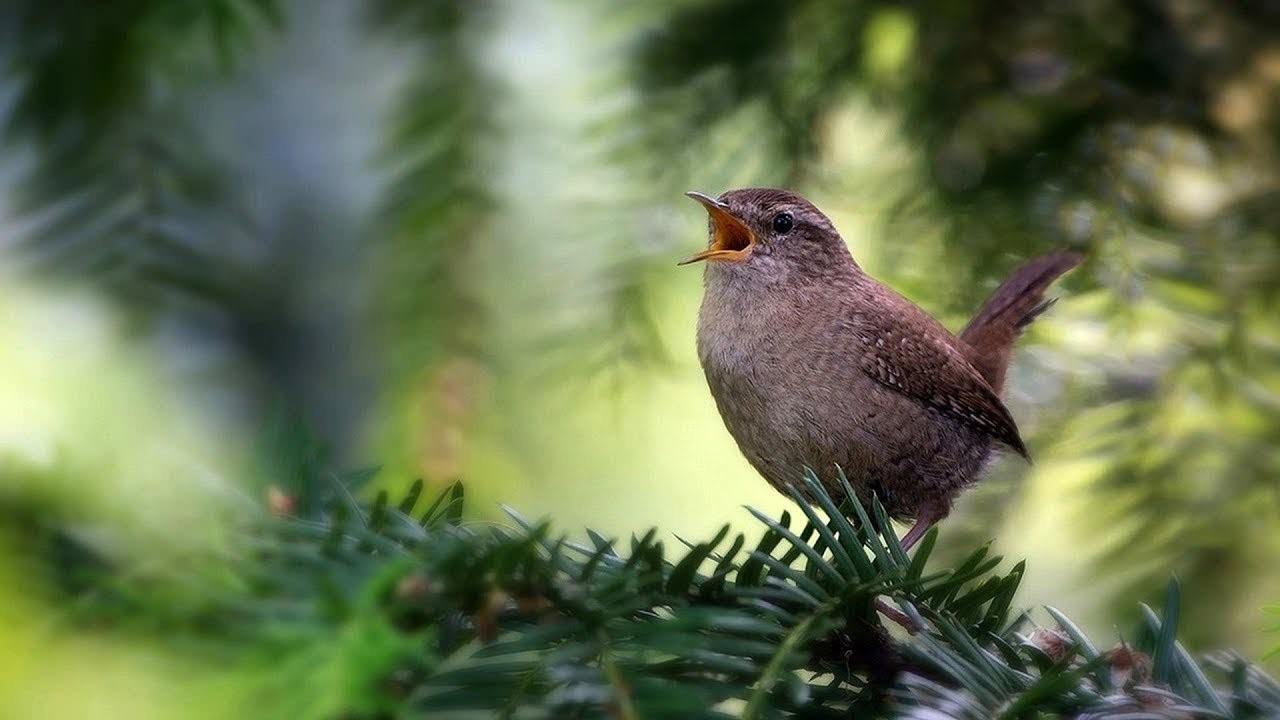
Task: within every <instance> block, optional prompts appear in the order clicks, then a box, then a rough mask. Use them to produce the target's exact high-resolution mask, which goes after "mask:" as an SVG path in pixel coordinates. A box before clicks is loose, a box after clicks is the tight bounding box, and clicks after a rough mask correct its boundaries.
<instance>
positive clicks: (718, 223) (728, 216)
mask: <svg viewBox="0 0 1280 720" xmlns="http://www.w3.org/2000/svg"><path fill="white" fill-rule="evenodd" d="M685 195H688V196H689V197H691V198H693V199H694V200H697V201H698V202H699V203H700V204H701V205H702V207H704V208H706V209H707V215H709V216H711V245H710V246H709V247H708V248H707V249H706V250H703V251H702V252H700V253H697V254H696V255H692V256H690V257H687V258H685V259H684V260H681V261H680V263H679V264H681V265H688V264H689V263H695V262H698V261H700V260H720V261H730V262H742V261H743V260H746V259H747V256H749V255H750V254H751V248H752V247H753V246H754V245H755V242H756V236H755V234H753V233H752V232H751V228H749V227H747V225H746V223H744V222H742V220H740V219H738V217H737V216H736V215H734V214H733V213H732V212H731V211H730V210H729V206H728V205H726V204H724V203H722V202H720V201H719V200H716V199H715V198H713V197H708V196H706V195H703V194H702V193H699V192H687V193H685Z"/></svg>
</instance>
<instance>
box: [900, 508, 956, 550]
mask: <svg viewBox="0 0 1280 720" xmlns="http://www.w3.org/2000/svg"><path fill="white" fill-rule="evenodd" d="M949 510H950V508H948V507H945V506H939V505H935V504H932V503H931V504H928V505H925V506H924V507H922V508H920V514H919V515H917V516H916V522H915V524H914V525H912V526H911V529H910V530H908V531H907V534H906V535H903V536H902V541H901V543H902V549H903V550H910V549H911V548H912V547H914V546H915V544H916V543H918V542H920V538H922V537H924V534H925V533H926V532H928V531H929V528H931V527H933V525H934V523H936V522H938V521H939V520H941V519H942V518H944V517H946V516H947V513H948V512H949Z"/></svg>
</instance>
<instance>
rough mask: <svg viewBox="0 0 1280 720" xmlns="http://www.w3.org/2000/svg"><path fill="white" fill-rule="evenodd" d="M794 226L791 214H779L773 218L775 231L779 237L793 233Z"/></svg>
mask: <svg viewBox="0 0 1280 720" xmlns="http://www.w3.org/2000/svg"><path fill="white" fill-rule="evenodd" d="M793 225H795V221H794V220H792V219H791V213H778V214H777V215H774V216H773V231H774V232H776V233H778V234H779V235H786V234H787V233H789V232H791V227H792V226H793Z"/></svg>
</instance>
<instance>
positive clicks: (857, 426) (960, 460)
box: [681, 188, 1081, 547]
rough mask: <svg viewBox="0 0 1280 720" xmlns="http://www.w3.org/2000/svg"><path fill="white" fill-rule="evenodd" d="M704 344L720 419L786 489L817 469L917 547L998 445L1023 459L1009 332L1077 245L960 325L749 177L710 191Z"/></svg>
mask: <svg viewBox="0 0 1280 720" xmlns="http://www.w3.org/2000/svg"><path fill="white" fill-rule="evenodd" d="M688 195H689V197H691V198H693V199H694V200H697V201H698V202H699V203H701V204H702V206H703V207H705V208H706V210H707V213H708V214H709V215H710V221H711V222H710V225H711V230H710V235H711V242H710V246H709V247H708V248H707V249H706V250H704V251H702V252H700V253H698V254H696V255H694V256H693V257H691V258H689V259H687V260H685V261H684V262H683V263H681V264H686V263H691V262H697V261H701V260H706V261H708V262H707V266H706V271H705V276H704V285H705V291H704V295H703V299H702V309H701V311H700V312H699V316H698V356H699V358H700V359H701V361H702V368H703V370H704V371H705V373H706V376H707V384H708V385H710V387H711V394H712V396H713V397H714V398H715V401H716V406H717V407H718V408H719V410H720V414H721V416H722V417H723V418H724V423H725V426H726V427H727V428H728V429H729V433H730V434H731V435H733V438H734V440H736V441H737V443H738V447H739V448H740V449H741V450H742V453H743V454H744V455H746V457H747V460H749V461H750V462H751V464H752V465H753V466H754V467H755V468H756V470H758V471H759V472H760V474H761V475H763V476H764V477H765V479H766V480H768V481H769V482H770V483H771V484H772V485H773V486H774V487H777V488H779V489H781V488H783V487H785V486H786V485H787V484H788V483H791V482H794V481H795V480H796V479H798V478H799V477H800V473H801V472H802V468H803V467H806V466H807V467H810V468H813V469H814V471H815V472H816V473H817V474H818V476H819V477H820V478H821V479H822V480H823V482H824V484H826V486H827V488H828V489H829V490H831V491H832V493H833V495H835V496H836V497H837V498H838V497H840V495H842V494H843V493H842V492H840V491H839V488H838V485H837V483H835V482H834V479H835V478H834V476H835V473H836V467H837V466H838V467H839V468H841V469H843V471H844V473H845V474H846V475H847V476H848V479H849V481H850V484H851V485H852V486H853V488H854V490H855V492H857V494H858V496H859V499H860V500H862V501H863V502H868V501H869V500H870V498H871V495H872V493H875V495H876V496H877V497H878V498H879V499H880V501H881V502H882V503H883V504H884V507H885V509H886V511H887V512H888V513H889V514H890V515H891V516H892V517H894V518H896V519H900V520H914V521H915V523H914V525H913V526H912V527H911V529H910V530H909V531H908V532H907V534H906V535H905V536H904V537H903V540H902V543H903V545H904V546H906V547H911V546H912V545H914V544H915V542H916V541H917V540H919V539H920V537H921V536H922V535H923V534H924V532H925V531H926V530H927V529H928V528H929V527H930V526H931V525H933V524H934V523H935V522H937V521H938V520H941V519H942V518H944V517H946V515H947V514H948V513H949V512H950V510H951V503H952V500H954V499H955V497H956V495H958V494H959V493H960V492H961V491H962V490H963V489H964V488H966V487H967V486H969V485H971V484H972V483H974V482H975V481H976V480H977V479H978V477H979V476H980V474H981V473H982V471H983V469H984V468H985V467H986V465H987V464H988V462H989V461H990V459H991V458H992V455H993V454H994V452H995V451H996V449H997V448H998V447H999V446H1004V447H1007V448H1010V449H1012V450H1014V451H1015V452H1017V453H1018V454H1019V455H1022V456H1023V457H1024V458H1028V459H1029V457H1028V455H1027V449H1026V446H1025V445H1024V444H1023V442H1022V438H1021V437H1020V436H1019V435H1018V427H1017V425H1016V424H1014V421H1013V418H1012V417H1011V416H1010V414H1009V411H1008V409H1006V408H1005V406H1004V404H1003V403H1002V402H1001V401H1000V390H1001V388H1002V387H1003V385H1004V378H1005V371H1006V370H1007V369H1008V366H1009V360H1010V357H1011V355H1012V351H1013V343H1014V340H1016V339H1017V337H1018V335H1019V334H1020V333H1021V332H1022V329H1023V328H1025V327H1026V326H1027V324H1028V323H1030V322H1031V321H1032V320H1034V319H1035V318H1036V316H1037V315H1039V314H1040V313H1041V312H1043V311H1044V310H1045V308H1047V307H1048V306H1049V305H1050V304H1051V303H1052V301H1046V300H1045V299H1044V296H1043V295H1044V291H1045V289H1046V288H1047V287H1048V286H1049V285H1050V284H1051V283H1052V282H1053V281H1054V279H1056V278H1057V277H1058V276H1059V275H1061V274H1062V273H1064V272H1066V271H1068V270H1070V269H1071V268H1073V267H1075V266H1076V265H1078V264H1079V263H1080V261H1081V257H1080V256H1079V255H1076V254H1074V253H1067V252H1058V253H1053V254H1050V255H1045V256H1043V257H1039V258H1036V259H1035V260H1032V261H1031V262H1029V263H1027V264H1025V265H1023V266H1022V267H1020V268H1018V269H1017V270H1015V271H1014V273H1013V275H1012V276H1010V277H1009V279H1007V280H1005V281H1004V283H1003V284H1002V285H1001V286H1000V287H999V288H998V289H997V290H996V291H995V293H994V294H993V295H992V296H991V297H990V298H988V299H987V301H986V302H985V303H984V304H983V305H982V307H981V308H980V309H979V310H978V314H977V315H976V316H974V318H973V320H972V321H970V323H969V325H968V327H966V328H965V329H964V331H963V332H961V333H960V335H959V337H957V336H955V335H952V334H951V333H950V332H948V331H947V329H946V328H944V327H943V326H942V325H941V324H939V323H938V321H936V320H934V319H933V318H932V317H930V316H929V315H928V314H927V313H925V312H924V311H923V310H921V309H920V308H919V307H917V306H916V305H915V304H913V303H912V302H911V301H909V300H907V299H906V298H904V297H902V296H901V295H899V294H898V293H896V292H894V291H893V290H891V289H890V288H888V287H886V286H885V285H882V284H881V283H879V282H878V281H876V280H875V279H874V278H872V277H871V276H870V275H868V274H867V273H866V272H864V271H863V270H862V268H861V267H859V266H858V263H857V262H855V261H854V259H853V256H852V255H850V254H849V249H848V247H847V246H846V245H845V242H844V239H843V238H841V237H840V233H839V232H837V231H836V229H835V227H834V226H833V225H832V224H831V220H829V219H828V218H827V216H826V215H823V214H822V212H821V211H819V210H818V209H817V208H816V207H814V206H813V205H812V204H811V203H810V202H809V201H807V200H805V199H804V198H802V197H800V196H799V195H797V194H795V193H792V192H788V191H786V190H774V189H765V188H749V189H744V190H733V191H730V192H727V193H725V194H723V195H721V196H720V197H719V198H718V199H713V198H711V197H708V196H706V195H702V194H700V193H693V192H691V193H688Z"/></svg>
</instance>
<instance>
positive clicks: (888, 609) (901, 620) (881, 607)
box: [876, 597, 921, 635]
mask: <svg viewBox="0 0 1280 720" xmlns="http://www.w3.org/2000/svg"><path fill="white" fill-rule="evenodd" d="M876 611H877V612H879V613H880V614H881V615H883V616H885V617H887V618H889V619H890V620H892V621H894V622H895V623H897V624H898V625H901V626H902V629H903V630H906V631H907V632H909V633H911V634H912V635H915V634H916V633H917V632H919V631H920V629H921V628H920V626H919V625H917V624H916V622H915V621H914V620H912V619H911V618H910V617H908V616H907V614H906V613H904V612H902V611H901V610H899V609H898V608H896V607H894V606H892V605H890V604H889V601H888V600H885V599H884V598H882V597H881V598H876Z"/></svg>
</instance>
